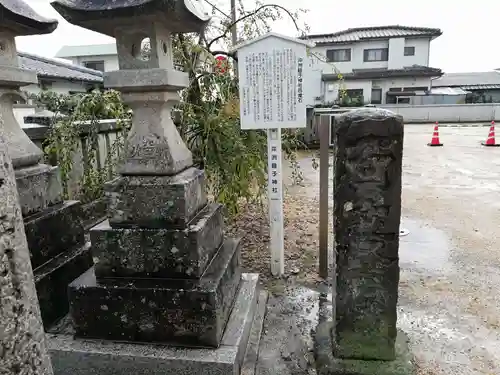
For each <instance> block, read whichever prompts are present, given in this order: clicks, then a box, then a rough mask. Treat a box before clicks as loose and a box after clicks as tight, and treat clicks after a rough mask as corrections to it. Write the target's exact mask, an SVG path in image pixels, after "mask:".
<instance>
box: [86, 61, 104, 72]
mask: <svg viewBox="0 0 500 375" xmlns="http://www.w3.org/2000/svg"><path fill="white" fill-rule="evenodd" d="M83 66H85V67H86V68H89V69H94V70H99V71H101V72H104V61H84V62H83Z"/></svg>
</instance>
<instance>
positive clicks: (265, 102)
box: [233, 33, 313, 276]
mask: <svg viewBox="0 0 500 375" xmlns="http://www.w3.org/2000/svg"><path fill="white" fill-rule="evenodd" d="M312 46H313V44H310V43H309V42H306V41H304V40H301V39H294V38H290V37H287V36H284V35H279V34H275V33H268V34H266V35H262V36H260V37H258V38H256V39H254V40H250V41H247V42H245V43H243V44H240V45H238V46H236V47H235V48H234V50H233V52H235V51H236V52H237V54H238V80H239V94H240V123H241V129H248V130H255V129H267V147H268V171H269V172H268V173H269V176H268V179H269V180H268V193H269V194H268V195H269V223H270V226H271V228H270V229H271V242H270V251H271V273H272V274H273V276H281V275H283V274H284V273H285V261H284V253H285V252H284V247H285V245H284V242H285V241H284V238H283V235H284V233H283V186H282V176H281V129H284V128H305V127H306V125H307V119H306V103H305V101H304V87H303V83H304V73H306V66H307V65H306V61H307V47H312Z"/></svg>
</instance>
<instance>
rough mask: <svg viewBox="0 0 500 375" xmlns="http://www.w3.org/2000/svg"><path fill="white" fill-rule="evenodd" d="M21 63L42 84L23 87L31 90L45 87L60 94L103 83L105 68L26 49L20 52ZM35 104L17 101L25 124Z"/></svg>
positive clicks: (17, 112)
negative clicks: (94, 67) (61, 59)
mask: <svg viewBox="0 0 500 375" xmlns="http://www.w3.org/2000/svg"><path fill="white" fill-rule="evenodd" d="M17 55H18V59H19V65H20V68H22V69H28V70H33V71H35V72H36V74H37V78H38V84H33V85H28V86H23V87H21V90H23V91H25V92H27V93H28V94H38V93H40V92H41V91H53V92H56V93H58V94H76V93H85V92H88V91H90V90H93V89H94V88H101V87H102V85H103V77H102V72H99V71H97V70H92V69H87V68H82V67H80V66H76V65H71V64H68V63H63V62H61V61H57V60H54V59H49V58H46V57H40V56H37V55H33V54H30V53H26V52H18V54H17ZM35 111H36V108H35V106H34V105H32V104H30V103H21V102H20V101H17V102H16V104H14V116H15V118H16V119H17V121H18V122H19V123H20V124H21V125H22V124H23V122H24V117H25V116H30V115H33V114H34V113H35Z"/></svg>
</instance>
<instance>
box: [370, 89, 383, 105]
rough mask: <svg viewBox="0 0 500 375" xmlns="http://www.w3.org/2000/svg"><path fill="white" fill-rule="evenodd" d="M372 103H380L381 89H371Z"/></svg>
mask: <svg viewBox="0 0 500 375" xmlns="http://www.w3.org/2000/svg"><path fill="white" fill-rule="evenodd" d="M371 103H372V104H382V89H372V100H371Z"/></svg>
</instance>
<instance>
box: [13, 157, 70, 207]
mask: <svg viewBox="0 0 500 375" xmlns="http://www.w3.org/2000/svg"><path fill="white" fill-rule="evenodd" d="M15 172H16V185H17V191H18V192H19V201H20V203H21V212H22V214H23V216H27V215H30V214H32V213H35V212H39V211H42V210H44V209H46V208H47V207H49V206H52V205H55V204H57V203H61V202H62V188H61V181H60V176H59V168H58V167H53V166H50V165H45V164H38V165H35V166H32V167H27V168H20V169H17V170H16V171H15Z"/></svg>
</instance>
